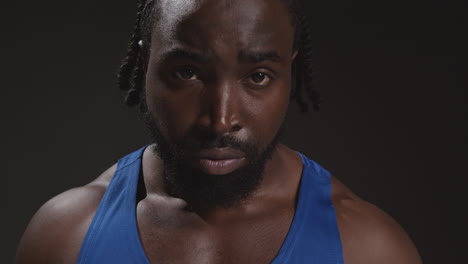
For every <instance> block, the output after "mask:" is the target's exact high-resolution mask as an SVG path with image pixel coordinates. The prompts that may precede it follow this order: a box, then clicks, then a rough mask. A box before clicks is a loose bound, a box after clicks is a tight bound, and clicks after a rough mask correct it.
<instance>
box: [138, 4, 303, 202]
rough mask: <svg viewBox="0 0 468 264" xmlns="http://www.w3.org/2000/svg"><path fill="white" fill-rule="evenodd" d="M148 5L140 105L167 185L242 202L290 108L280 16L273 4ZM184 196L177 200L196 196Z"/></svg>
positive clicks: (286, 32) (283, 15) (286, 24)
mask: <svg viewBox="0 0 468 264" xmlns="http://www.w3.org/2000/svg"><path fill="white" fill-rule="evenodd" d="M156 8H157V11H156V12H157V16H158V19H157V21H156V22H155V26H154V30H153V33H152V40H151V46H150V50H149V57H148V65H147V70H146V86H145V87H146V88H145V89H146V90H145V94H146V95H145V96H146V97H145V103H146V107H147V113H146V116H147V119H148V123H149V126H150V128H151V130H152V131H151V132H152V133H153V134H154V137H155V140H156V141H157V143H158V145H159V146H158V151H159V154H160V156H161V157H162V159H163V160H164V161H165V166H166V167H167V168H166V174H168V175H169V176H167V175H166V178H168V180H169V182H170V183H171V182H172V184H173V185H177V186H175V187H180V185H184V184H187V182H191V183H189V184H188V186H187V188H185V189H194V188H198V189H200V188H202V187H203V186H201V185H204V186H205V187H207V188H202V189H206V191H210V190H211V191H213V189H216V190H219V192H221V193H224V194H226V193H236V191H235V189H239V191H238V192H239V193H240V192H243V194H239V195H237V196H239V197H237V198H235V199H234V198H232V197H231V198H232V199H228V198H229V197H228V198H226V197H225V198H226V199H227V200H233V199H234V200H239V199H240V198H245V196H247V194H246V192H248V193H250V192H251V191H253V189H255V187H256V186H257V185H258V183H259V182H260V179H261V175H262V172H263V168H264V164H265V161H266V160H267V159H268V158H269V157H270V155H271V153H272V152H273V150H274V145H275V143H276V140H275V139H277V134H278V131H279V129H280V127H281V125H282V123H283V120H284V117H285V114H286V110H287V107H288V103H289V94H290V89H291V87H290V83H291V62H292V55H293V49H292V45H293V34H294V30H293V27H292V25H291V18H290V14H289V11H288V9H287V7H286V6H285V4H284V3H283V1H280V0H276V1H271V0H270V1H268V0H238V1H232V0H202V1H196V0H190V1H188V0H177V1H174V0H172V1H164V0H163V1H160V3H158V4H157V7H156ZM197 184H198V185H197ZM200 184H201V185H200ZM239 184H240V185H243V186H237V187H236V185H239ZM223 188H224V189H223ZM176 189H177V188H176ZM182 189H184V188H182ZM240 189H242V190H240ZM247 189H249V190H247ZM190 191H194V190H180V193H179V194H178V195H179V196H186V197H184V198H186V199H187V200H190V199H198V198H199V197H200V196H203V194H202V193H195V194H192V195H190V194H184V192H190ZM224 194H221V196H222V195H224ZM213 195H214V194H213ZM226 195H227V194H226ZM189 196H190V197H189ZM192 196H193V197H192ZM214 196H216V195H214ZM231 196H235V195H231ZM197 197H198V198H197ZM206 199H221V198H220V197H218V198H213V197H211V198H209V197H206ZM229 203H232V201H231V202H229V201H228V202H221V203H220V204H221V205H223V204H224V205H227V204H229Z"/></svg>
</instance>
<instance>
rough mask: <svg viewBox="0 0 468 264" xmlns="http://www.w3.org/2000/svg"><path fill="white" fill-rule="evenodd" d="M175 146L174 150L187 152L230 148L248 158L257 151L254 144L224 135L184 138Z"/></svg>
mask: <svg viewBox="0 0 468 264" xmlns="http://www.w3.org/2000/svg"><path fill="white" fill-rule="evenodd" d="M175 145H176V149H179V150H185V151H187V150H188V151H189V152H196V151H199V150H202V149H212V148H231V149H235V150H238V151H241V152H243V153H244V154H246V155H248V156H250V155H255V154H256V153H257V151H258V147H257V144H256V143H255V142H252V143H251V142H246V141H243V140H240V139H238V138H235V137H233V136H230V135H224V136H220V137H216V138H193V137H185V138H182V139H181V140H180V141H179V142H177V143H176V144H175ZM185 151H183V152H185Z"/></svg>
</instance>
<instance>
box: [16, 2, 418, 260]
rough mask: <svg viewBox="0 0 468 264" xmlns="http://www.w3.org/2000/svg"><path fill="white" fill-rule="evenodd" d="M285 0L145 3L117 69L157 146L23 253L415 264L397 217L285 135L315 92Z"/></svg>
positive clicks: (54, 206)
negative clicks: (292, 114)
mask: <svg viewBox="0 0 468 264" xmlns="http://www.w3.org/2000/svg"><path fill="white" fill-rule="evenodd" d="M299 11H300V8H299V7H298V5H297V3H295V2H294V1H286V0H237V1H233V0H159V1H158V0H146V1H143V2H141V3H140V4H139V7H138V17H137V22H136V27H135V32H134V35H133V37H132V39H131V41H130V45H129V53H128V56H127V58H126V59H125V61H124V63H123V65H122V68H121V72H120V76H119V80H120V87H121V88H122V89H124V90H127V91H128V94H127V98H126V101H127V103H128V104H129V105H136V104H140V108H141V110H142V114H143V116H144V118H145V120H146V123H147V125H148V128H149V130H150V132H151V135H152V137H153V139H154V144H153V145H151V146H148V147H146V148H142V149H141V150H139V151H136V152H135V153H132V154H130V155H128V156H126V157H125V158H123V159H121V160H120V161H119V163H118V164H116V165H114V166H112V167H111V168H109V169H108V170H107V171H106V172H104V173H103V174H102V175H101V176H99V177H98V178H97V179H96V180H95V181H93V182H91V183H90V184H88V185H86V186H84V187H80V188H76V189H72V190H69V191H67V192H65V193H62V194H60V195H58V196H57V197H55V198H53V199H52V200H50V201H49V202H47V203H46V204H45V205H44V206H43V207H42V208H41V209H40V210H39V211H38V212H37V213H36V215H35V216H34V218H33V219H32V220H31V223H30V224H29V226H28V228H27V230H26V232H25V234H24V236H23V238H22V241H21V243H20V246H19V248H18V256H17V262H18V263H74V262H78V263H158V264H162V263H252V264H258V263H319V264H325V263H346V264H375V263H378V264H387V263H388V264H410V263H411V264H415V263H421V261H420V258H419V256H418V253H417V251H416V249H415V247H414V245H413V244H412V242H411V241H410V239H409V238H408V236H407V235H406V234H405V232H404V231H403V230H402V229H401V228H400V227H399V225H398V224H397V223H396V222H395V221H394V220H392V219H391V218H390V217H389V216H387V215H386V214H385V213H383V212H382V211H381V210H379V209H377V208H376V207H374V206H372V205H370V204H368V203H366V202H364V201H362V200H361V199H359V198H358V197H356V195H354V194H353V193H352V192H351V191H350V190H349V189H347V188H346V187H345V186H344V185H343V184H341V183H340V182H339V181H338V180H336V179H335V178H334V177H332V176H330V174H329V173H328V172H327V171H326V170H324V169H323V168H321V167H320V166H319V165H318V164H316V163H314V162H313V161H311V160H309V159H308V158H307V157H305V156H303V155H302V154H299V153H297V152H295V151H293V150H291V149H289V148H288V147H286V146H284V145H282V144H280V143H279V142H278V140H279V134H280V130H281V127H282V124H283V120H284V117H285V114H286V110H287V108H288V104H289V99H290V97H291V94H293V95H294V97H295V98H296V101H297V102H298V103H299V104H300V105H301V106H303V107H304V106H305V103H304V102H303V101H302V100H301V98H302V97H301V96H302V95H303V92H307V93H308V94H309V95H310V97H311V98H312V103H313V105H314V106H315V107H317V106H318V102H319V99H318V96H317V94H316V93H315V92H313V90H312V89H310V88H309V87H310V77H311V74H310V56H309V55H308V54H309V53H308V50H307V48H308V45H309V40H310V35H309V33H308V30H307V24H306V20H305V19H304V17H303V16H302V15H301V14H300V12H299Z"/></svg>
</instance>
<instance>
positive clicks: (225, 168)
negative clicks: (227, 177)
mask: <svg viewBox="0 0 468 264" xmlns="http://www.w3.org/2000/svg"><path fill="white" fill-rule="evenodd" d="M244 161H245V158H239V159H223V160H210V159H198V160H197V163H198V167H199V168H200V169H201V170H202V171H203V172H205V173H207V174H211V175H223V174H228V173H230V172H233V171H234V170H236V169H238V168H239V167H241V166H242V165H243V163H244Z"/></svg>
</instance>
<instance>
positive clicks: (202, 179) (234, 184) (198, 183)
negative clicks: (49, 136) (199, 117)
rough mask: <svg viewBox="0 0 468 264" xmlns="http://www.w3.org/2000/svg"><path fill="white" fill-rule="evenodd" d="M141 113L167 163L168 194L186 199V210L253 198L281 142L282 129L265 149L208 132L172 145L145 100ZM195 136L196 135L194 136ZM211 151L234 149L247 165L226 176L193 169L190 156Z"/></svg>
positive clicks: (165, 179) (159, 152)
mask: <svg viewBox="0 0 468 264" xmlns="http://www.w3.org/2000/svg"><path fill="white" fill-rule="evenodd" d="M140 113H141V114H142V117H143V120H144V122H145V125H146V127H147V128H148V129H149V133H150V136H151V140H152V143H155V146H154V147H153V149H152V150H153V151H154V152H155V153H156V154H157V155H158V156H159V157H160V158H161V159H162V161H163V163H164V168H163V173H164V182H165V185H166V186H165V187H166V190H168V193H169V195H171V196H173V197H177V198H181V199H183V200H184V201H185V202H186V203H187V207H186V209H187V210H190V211H207V210H209V209H213V208H219V207H222V208H232V207H235V206H237V205H239V204H240V203H241V202H242V201H244V200H246V199H248V198H249V197H251V195H252V194H253V193H254V192H255V190H257V189H258V187H259V185H260V184H261V182H262V180H263V173H264V170H265V164H266V162H267V161H268V160H269V159H271V157H272V154H273V152H274V150H275V148H276V146H277V144H278V142H279V138H280V135H281V133H280V132H281V131H282V129H281V128H280V129H279V132H278V133H277V134H276V135H275V137H274V138H273V140H272V141H271V142H270V143H269V144H268V145H267V146H266V147H263V148H262V147H261V146H260V144H259V143H258V142H247V141H241V140H239V139H236V138H235V137H232V136H229V135H224V136H215V135H209V134H208V133H200V131H197V132H196V133H190V135H192V134H193V135H194V136H190V135H187V136H185V137H182V138H179V139H178V140H176V142H175V143H169V142H168V140H167V139H166V138H165V137H164V135H163V134H162V133H161V127H162V126H163V124H161V123H160V122H157V120H155V119H154V118H153V116H152V115H151V114H150V113H149V111H148V108H147V106H146V98H143V100H142V104H141V105H140ZM195 135H196V136H195ZM209 148H232V149H235V150H239V151H241V152H243V153H244V154H245V159H246V164H245V165H243V166H242V167H240V168H238V169H236V170H234V171H232V172H230V173H227V174H224V175H211V174H207V173H205V172H203V171H201V170H200V169H198V168H196V167H193V166H191V162H190V157H191V155H190V154H191V153H194V152H196V151H199V150H202V149H209Z"/></svg>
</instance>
